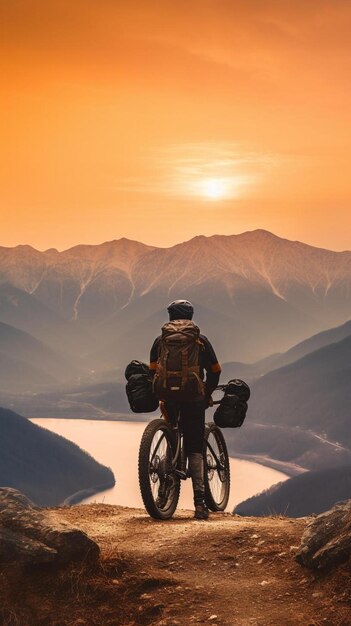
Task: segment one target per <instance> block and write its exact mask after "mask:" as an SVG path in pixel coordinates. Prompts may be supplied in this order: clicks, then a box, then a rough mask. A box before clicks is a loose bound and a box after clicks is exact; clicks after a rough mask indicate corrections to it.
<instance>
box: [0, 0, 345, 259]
mask: <svg viewBox="0 0 351 626" xmlns="http://www.w3.org/2000/svg"><path fill="white" fill-rule="evenodd" d="M350 32H351V2H350V0H308V1H306V0H226V1H225V0H177V1H174V0H158V1H156V0H143V1H142V0H74V1H72V0H45V1H43V0H10V1H8V0H0V81H1V83H0V85H1V103H0V109H1V110H0V137H1V144H0V208H1V218H2V219H1V236H0V245H16V244H18V243H30V244H32V245H34V246H35V247H38V248H39V249H45V248H47V247H58V248H59V249H62V248H66V247H69V246H71V245H74V244H76V243H98V242H101V241H104V240H107V239H117V238H119V237H123V236H125V237H129V238H132V239H138V240H141V241H144V242H145V243H150V244H155V245H161V246H162V245H165V246H166V245H171V244H173V243H176V242H179V241H183V240H185V239H189V238H190V237H192V236H194V235H196V234H205V235H211V234H214V233H223V234H232V233H237V232H242V231H243V230H251V229H253V228H266V229H268V230H271V231H273V232H275V233H276V234H278V235H281V236H284V237H288V238H292V239H300V240H304V241H306V242H309V243H312V244H314V245H321V246H325V247H329V248H333V249H345V248H347V249H351V210H350V208H351V184H350V165H349V158H350V156H349V152H350V147H351V124H350V117H351V115H350V111H351V82H350V77H351V55H350V52H351V50H350V48H351V38H350Z"/></svg>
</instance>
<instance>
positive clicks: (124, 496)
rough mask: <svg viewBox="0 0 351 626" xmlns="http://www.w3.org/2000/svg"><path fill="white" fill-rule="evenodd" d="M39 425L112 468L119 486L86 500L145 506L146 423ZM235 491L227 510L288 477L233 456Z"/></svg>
mask: <svg viewBox="0 0 351 626" xmlns="http://www.w3.org/2000/svg"><path fill="white" fill-rule="evenodd" d="M31 421H32V422H34V423H35V424H38V425H39V426H42V427H44V428H48V429H49V430H51V431H53V432H55V433H57V434H58V435H62V436H63V437H66V438H67V439H70V440H71V441H73V442H74V443H76V444H78V445H79V446H80V447H81V448H82V449H83V450H86V451H87V452H89V454H91V455H92V456H93V457H94V459H96V460H97V461H99V462H100V463H103V464H104V465H107V466H108V467H110V468H111V469H112V471H113V473H114V475H115V478H116V485H115V486H114V487H113V488H112V489H107V490H106V491H102V492H100V493H98V494H95V495H93V496H91V497H89V498H86V499H85V500H83V502H84V503H88V502H104V503H105V504H120V505H123V506H129V507H142V506H143V503H142V500H141V496H140V492H139V485H138V474H137V459H138V450H139V443H140V439H141V436H142V433H143V430H144V428H145V427H146V422H127V421H113V422H112V421H100V420H99V421H97V420H81V419H52V418H35V419H32V420H31ZM230 471H231V490H230V498H229V503H228V507H227V510H228V511H232V510H233V508H234V506H235V505H236V504H238V503H239V502H241V501H242V500H245V499H246V498H249V497H250V496H252V495H254V494H256V493H258V492H260V491H262V490H263V489H267V488H268V487H270V486H271V485H273V484H274V483H277V482H279V481H282V480H286V479H287V478H288V476H286V474H283V473H282V472H280V471H278V470H275V469H272V468H270V467H265V466H263V465H260V464H258V463H254V462H252V461H246V460H239V459H233V458H231V459H230ZM192 506H193V505H192V490H191V481H190V480H187V481H185V482H182V489H181V496H180V501H179V508H182V509H189V508H192Z"/></svg>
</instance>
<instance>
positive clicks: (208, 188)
mask: <svg viewBox="0 0 351 626" xmlns="http://www.w3.org/2000/svg"><path fill="white" fill-rule="evenodd" d="M228 191H229V190H228V182H227V180H226V179H225V178H207V179H205V180H202V181H201V182H200V192H201V195H202V196H205V197H206V198H208V199H209V200H221V199H222V198H225V197H226V196H227V195H228Z"/></svg>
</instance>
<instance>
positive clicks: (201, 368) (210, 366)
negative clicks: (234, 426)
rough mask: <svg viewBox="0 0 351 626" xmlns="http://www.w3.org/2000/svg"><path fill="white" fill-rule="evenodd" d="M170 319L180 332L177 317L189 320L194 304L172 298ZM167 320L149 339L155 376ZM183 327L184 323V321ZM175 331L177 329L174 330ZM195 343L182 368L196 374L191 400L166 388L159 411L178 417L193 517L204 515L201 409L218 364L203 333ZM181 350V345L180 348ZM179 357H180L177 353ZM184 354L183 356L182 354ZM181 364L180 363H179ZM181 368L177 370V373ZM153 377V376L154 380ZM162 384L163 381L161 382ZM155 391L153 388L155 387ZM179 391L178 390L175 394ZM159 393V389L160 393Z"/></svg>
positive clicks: (159, 369) (208, 399) (209, 401)
mask: <svg viewBox="0 0 351 626" xmlns="http://www.w3.org/2000/svg"><path fill="white" fill-rule="evenodd" d="M167 310H168V313H169V320H170V322H175V324H178V327H179V329H180V332H182V324H181V323H180V322H179V320H192V318H193V314H194V308H193V305H192V304H191V302H189V301H188V300H175V301H174V302H171V304H170V305H169V306H168V308H167ZM167 326H171V325H170V324H169V325H167V324H165V325H164V327H163V334H162V335H160V336H159V337H157V338H156V339H155V341H154V343H153V346H152V348H151V352H150V371H151V375H152V376H155V375H156V378H157V377H159V375H160V374H159V372H161V374H162V373H163V374H164V373H165V367H164V366H162V363H161V360H162V359H161V356H162V354H161V353H162V350H163V343H164V339H165V337H164V329H165V328H167ZM185 327H186V324H185ZM189 327H190V331H192V330H196V331H197V333H199V330H198V328H197V326H195V324H188V329H185V330H189ZM178 334H179V333H178ZM184 334H185V333H184ZM194 344H197V351H195V352H194V351H193V354H195V355H196V357H195V358H196V360H197V361H198V362H197V363H196V364H194V363H192V366H191V367H187V368H185V369H186V371H188V372H190V374H193V380H194V381H195V382H196V378H198V379H199V380H198V382H197V383H196V384H197V385H198V387H197V389H198V391H197V392H196V393H195V394H194V397H192V398H191V400H184V398H183V399H179V400H178V399H177V391H173V392H170V394H169V395H172V393H173V397H172V399H164V403H163V411H164V413H165V414H166V415H167V417H168V418H169V420H170V422H171V423H176V420H177V417H178V415H179V417H180V424H181V428H182V432H183V435H184V447H185V451H186V454H187V457H188V459H189V470H190V474H191V479H192V484H193V491H194V505H195V518H196V519H208V509H207V507H206V504H205V500H204V496H205V486H204V462H203V445H204V431H205V410H206V409H207V408H208V407H209V406H210V405H211V404H212V399H211V394H212V392H213V391H214V389H215V388H216V387H217V385H218V381H219V377H220V373H221V367H220V365H219V363H218V360H217V357H216V355H215V352H214V350H213V348H212V346H211V344H210V342H209V340H208V339H207V337H205V336H204V335H201V334H200V335H198V336H197V338H195V340H194ZM180 352H183V353H184V349H183V350H180ZM181 358H182V359H183V358H184V357H183V356H181ZM186 358H187V357H186ZM183 367H184V365H183ZM205 372H206V380H205V381H204V373H205ZM177 373H178V372H167V371H166V376H167V374H168V375H172V374H173V375H175V374H177ZM181 373H182V372H180V374H181ZM156 378H155V380H156ZM164 387H166V384H164ZM170 389H171V390H172V389H180V387H171V388H170ZM156 393H157V391H156ZM179 395H180V394H179ZM161 397H162V393H161Z"/></svg>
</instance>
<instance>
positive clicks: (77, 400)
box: [1, 382, 140, 419]
mask: <svg viewBox="0 0 351 626" xmlns="http://www.w3.org/2000/svg"><path fill="white" fill-rule="evenodd" d="M1 397H2V399H1V402H2V404H3V405H5V406H8V407H10V408H11V409H13V410H15V411H18V412H19V413H24V412H26V413H27V414H28V415H30V416H31V417H71V418H86V419H89V418H94V419H96V418H101V419H104V418H105V419H106V418H107V419H108V418H113V417H118V416H120V415H124V416H129V417H130V419H133V415H134V414H133V413H132V412H131V410H130V408H129V404H128V401H127V396H126V391H125V383H118V382H106V383H95V384H85V385H83V384H82V385H70V386H68V385H60V386H56V388H55V389H53V390H48V391H41V392H37V393H34V394H33V393H22V394H21V393H18V392H17V393H11V392H9V393H5V392H3V393H2V394H1ZM139 419H140V418H139Z"/></svg>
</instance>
